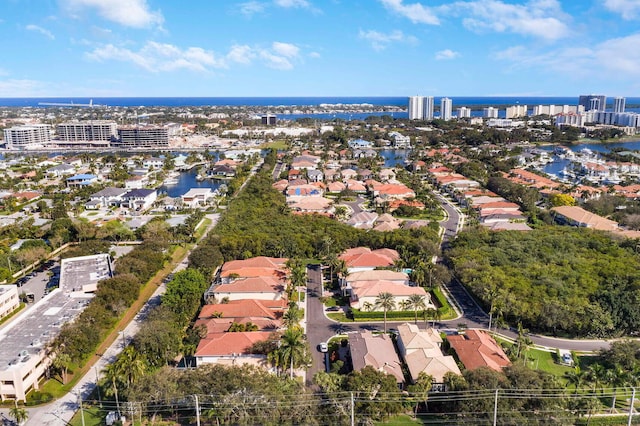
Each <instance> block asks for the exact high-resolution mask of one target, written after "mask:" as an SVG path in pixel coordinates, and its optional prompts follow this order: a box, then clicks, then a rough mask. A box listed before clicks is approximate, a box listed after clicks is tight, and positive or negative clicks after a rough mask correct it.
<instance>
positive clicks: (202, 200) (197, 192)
mask: <svg viewBox="0 0 640 426" xmlns="http://www.w3.org/2000/svg"><path fill="white" fill-rule="evenodd" d="M212 197H213V192H212V191H211V188H191V189H190V190H189V191H187V193H186V194H184V195H182V203H183V204H184V205H185V206H187V207H189V208H192V209H193V208H197V207H200V206H204V205H205V204H207V201H209V199H211V198H212Z"/></svg>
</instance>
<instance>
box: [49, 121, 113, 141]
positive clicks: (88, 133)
mask: <svg viewBox="0 0 640 426" xmlns="http://www.w3.org/2000/svg"><path fill="white" fill-rule="evenodd" d="M56 136H57V137H58V139H60V140H62V141H69V142H78V141H103V142H107V143H110V142H111V141H112V140H113V139H115V138H116V137H117V136H118V131H117V125H116V122H115V121H107V120H94V121H74V122H68V123H60V124H58V125H57V126H56Z"/></svg>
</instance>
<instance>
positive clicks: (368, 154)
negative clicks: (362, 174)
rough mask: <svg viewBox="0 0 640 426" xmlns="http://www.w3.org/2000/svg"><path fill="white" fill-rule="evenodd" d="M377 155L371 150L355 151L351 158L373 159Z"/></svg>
mask: <svg viewBox="0 0 640 426" xmlns="http://www.w3.org/2000/svg"><path fill="white" fill-rule="evenodd" d="M377 155H378V153H377V152H376V151H375V150H373V149H355V150H354V151H353V158H375V157H376V156H377Z"/></svg>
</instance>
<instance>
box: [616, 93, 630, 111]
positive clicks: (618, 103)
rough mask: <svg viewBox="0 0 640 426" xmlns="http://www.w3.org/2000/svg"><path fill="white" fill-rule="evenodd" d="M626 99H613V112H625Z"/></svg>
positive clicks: (618, 97) (617, 97)
mask: <svg viewBox="0 0 640 426" xmlns="http://www.w3.org/2000/svg"><path fill="white" fill-rule="evenodd" d="M626 102H627V101H626V99H625V98H623V97H621V96H616V97H615V98H613V112H624V107H625V103H626Z"/></svg>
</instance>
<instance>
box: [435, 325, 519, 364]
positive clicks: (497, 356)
mask: <svg viewBox="0 0 640 426" xmlns="http://www.w3.org/2000/svg"><path fill="white" fill-rule="evenodd" d="M447 340H448V341H449V344H450V345H451V347H452V348H453V350H455V351H456V355H458V359H459V360H460V362H462V364H464V367H465V368H466V369H467V370H475V369H476V368H480V367H489V368H491V369H492V370H496V371H502V368H504V367H506V366H508V365H510V364H511V361H509V357H507V355H506V354H505V353H504V351H503V350H502V348H501V347H500V346H499V345H498V343H496V341H495V340H494V339H493V337H491V336H489V335H488V334H487V333H485V332H484V331H480V330H467V331H466V333H465V334H457V335H453V336H447Z"/></svg>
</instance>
